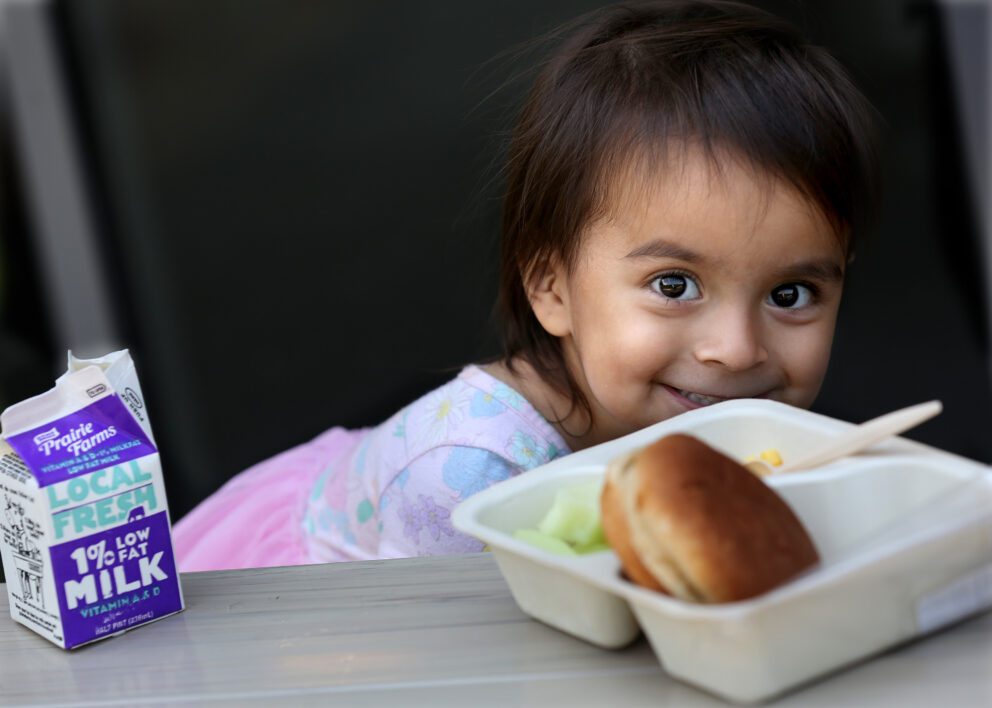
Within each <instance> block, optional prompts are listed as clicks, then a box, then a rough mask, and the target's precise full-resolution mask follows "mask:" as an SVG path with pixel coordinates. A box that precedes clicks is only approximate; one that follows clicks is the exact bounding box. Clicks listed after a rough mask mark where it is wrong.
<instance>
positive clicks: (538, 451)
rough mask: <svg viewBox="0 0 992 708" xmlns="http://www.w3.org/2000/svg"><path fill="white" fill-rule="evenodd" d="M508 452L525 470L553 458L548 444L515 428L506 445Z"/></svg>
mask: <svg viewBox="0 0 992 708" xmlns="http://www.w3.org/2000/svg"><path fill="white" fill-rule="evenodd" d="M506 454H507V455H509V457H510V459H511V460H513V461H514V462H516V463H517V464H518V465H520V466H521V467H522V468H523V469H525V470H530V469H533V468H535V467H537V466H538V465H541V464H544V463H545V462H546V461H548V460H549V459H551V458H550V457H549V455H548V446H546V445H541V444H540V443H539V442H538V441H537V440H536V439H534V437H533V436H531V435H528V434H527V433H525V432H523V431H521V430H515V431H514V432H513V435H511V436H510V440H509V442H508V443H507V445H506Z"/></svg>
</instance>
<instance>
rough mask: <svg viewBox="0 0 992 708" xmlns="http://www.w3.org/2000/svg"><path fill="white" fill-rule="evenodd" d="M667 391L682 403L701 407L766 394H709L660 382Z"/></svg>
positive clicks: (762, 396) (761, 396)
mask: <svg viewBox="0 0 992 708" xmlns="http://www.w3.org/2000/svg"><path fill="white" fill-rule="evenodd" d="M662 386H664V387H665V388H666V389H668V391H669V393H671V394H673V395H674V396H675V397H676V398H677V399H680V400H681V401H682V403H683V404H686V405H689V406H690V407H692V408H701V407H703V406H712V405H713V404H714V403H721V402H723V401H730V400H733V399H736V398H764V397H765V396H766V395H767V394H761V395H760V396H709V395H707V394H705V393H697V392H695V391H689V390H686V389H684V388H675V387H674V386H669V385H668V384H662Z"/></svg>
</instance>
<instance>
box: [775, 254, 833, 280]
mask: <svg viewBox="0 0 992 708" xmlns="http://www.w3.org/2000/svg"><path fill="white" fill-rule="evenodd" d="M778 277H779V278H782V279H785V278H809V279H810V280H822V281H824V282H828V283H830V282H840V281H841V280H843V279H844V269H843V268H842V267H841V266H840V265H838V264H837V262H836V261H832V260H829V259H822V260H816V261H806V262H804V263H795V264H793V265H789V266H786V267H784V268H782V269H781V270H780V271H779V273H778Z"/></svg>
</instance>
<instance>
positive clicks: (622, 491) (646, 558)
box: [602, 434, 819, 603]
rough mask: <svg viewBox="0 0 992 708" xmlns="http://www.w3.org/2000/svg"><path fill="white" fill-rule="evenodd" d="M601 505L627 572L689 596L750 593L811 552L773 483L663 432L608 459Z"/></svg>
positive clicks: (806, 562)
mask: <svg viewBox="0 0 992 708" xmlns="http://www.w3.org/2000/svg"><path fill="white" fill-rule="evenodd" d="M618 501H619V504H618ZM621 511H622V513H621ZM602 512H603V528H604V531H605V533H606V537H607V539H608V540H609V542H610V545H611V546H613V548H614V550H616V552H617V555H618V556H620V559H621V562H622V564H623V567H624V571H625V573H626V574H627V576H628V577H629V578H630V579H631V580H632V581H634V582H636V583H638V584H640V585H644V586H645V587H651V588H652V589H656V590H657V589H659V586H660V588H661V589H662V592H664V591H666V590H667V592H669V593H670V594H672V595H674V596H676V597H678V598H680V599H682V600H686V601H690V602H704V603H717V602H733V601H736V600H744V599H747V598H750V597H754V596H756V595H760V594H762V593H765V592H767V591H768V590H771V589H772V588H774V587H777V586H778V585H780V584H782V583H784V582H785V581H786V580H788V579H790V578H792V577H794V576H795V575H797V574H798V573H800V572H801V571H803V570H805V569H806V568H808V567H810V566H812V565H814V564H815V563H817V562H818V560H819V555H818V554H817V552H816V548H815V547H814V546H813V542H812V540H811V539H810V537H809V534H808V533H807V532H806V529H805V528H804V527H803V525H802V523H801V522H800V521H799V519H798V518H797V517H796V515H795V514H794V513H793V511H792V509H790V508H789V506H788V504H786V503H785V502H784V501H783V500H782V499H781V497H779V496H778V494H776V492H775V491H774V490H773V489H771V488H770V487H769V486H768V485H766V484H765V483H764V482H762V481H761V480H760V479H758V478H757V477H756V476H754V475H753V474H752V473H750V472H749V471H748V470H747V469H745V468H744V467H743V466H742V465H740V464H738V463H737V462H735V461H734V460H732V459H730V458H729V457H726V456H725V455H722V454H720V453H719V452H717V451H716V450H714V449H713V448H711V447H709V446H708V445H706V444H705V443H703V442H702V441H700V440H698V439H696V438H694V437H691V436H689V435H682V434H676V435H669V436H667V437H665V438H662V439H661V440H659V441H658V442H656V443H654V444H652V445H649V446H648V447H646V448H644V449H643V450H640V451H638V452H636V453H634V454H632V455H630V456H628V457H627V458H623V459H621V460H619V461H617V463H615V465H613V466H611V468H610V470H609V471H608V474H607V483H606V485H604V490H603V499H602ZM618 519H620V520H621V521H618ZM622 521H626V523H625V524H624V523H622ZM645 572H646V573H647V576H648V578H647V579H646V578H645Z"/></svg>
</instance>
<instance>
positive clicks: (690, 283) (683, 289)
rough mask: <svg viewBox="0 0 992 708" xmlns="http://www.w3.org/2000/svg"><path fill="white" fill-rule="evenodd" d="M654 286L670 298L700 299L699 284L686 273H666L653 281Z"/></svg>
mask: <svg viewBox="0 0 992 708" xmlns="http://www.w3.org/2000/svg"><path fill="white" fill-rule="evenodd" d="M651 285H652V288H653V289H654V290H655V291H657V292H659V293H661V294H662V295H664V296H665V297H667V298H669V299H670V300H698V299H699V297H700V293H699V285H698V284H697V283H696V280H695V279H694V278H693V277H692V276H689V275H686V274H684V273H666V274H664V275H659V276H658V277H657V278H655V279H654V280H652V281H651Z"/></svg>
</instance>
